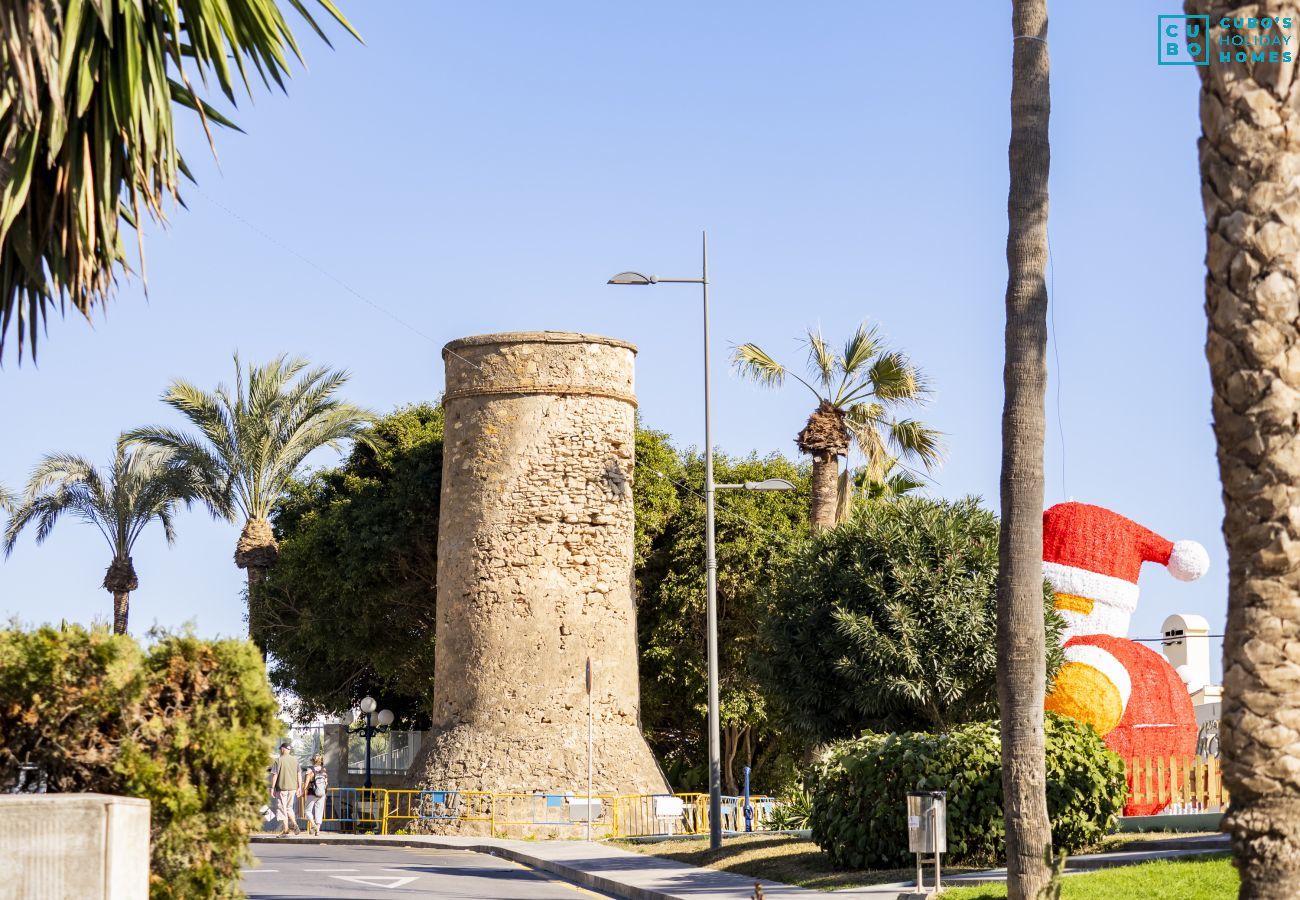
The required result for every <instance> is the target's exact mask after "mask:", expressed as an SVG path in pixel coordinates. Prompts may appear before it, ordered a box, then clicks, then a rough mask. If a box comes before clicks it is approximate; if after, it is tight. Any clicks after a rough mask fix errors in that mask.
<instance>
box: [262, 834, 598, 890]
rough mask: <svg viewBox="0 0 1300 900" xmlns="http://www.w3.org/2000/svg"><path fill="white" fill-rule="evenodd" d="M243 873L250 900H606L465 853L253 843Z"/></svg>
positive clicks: (516, 865)
mask: <svg viewBox="0 0 1300 900" xmlns="http://www.w3.org/2000/svg"><path fill="white" fill-rule="evenodd" d="M253 851H254V853H255V855H256V856H257V860H258V864H257V865H256V866H254V867H252V868H249V869H245V870H244V883H243V887H244V891H245V892H246V893H247V894H248V896H249V897H250V898H251V900H281V898H286V900H287V898H293V897H322V898H336V897H346V898H366V900H369V898H385V897H426V898H434V897H436V898H449V900H450V898H455V900H476V898H481V900H534V898H536V900H592V898H597V897H608V896H609V895H607V894H598V893H595V892H594V891H590V890H587V889H586V888H581V887H578V886H577V885H575V884H570V883H568V882H565V881H560V880H558V879H556V878H553V877H551V876H549V875H545V874H542V873H539V872H535V871H533V870H532V869H529V868H527V867H526V866H523V865H520V864H519V863H516V862H511V861H509V860H505V859H498V858H496V857H493V856H486V855H484V854H482V853H473V852H471V851H469V850H438V849H423V848H420V849H415V848H405V847H355V846H338V845H325V844H319V843H317V844H306V843H298V842H288V841H286V842H285V843H281V844H268V843H255V844H254V845H253Z"/></svg>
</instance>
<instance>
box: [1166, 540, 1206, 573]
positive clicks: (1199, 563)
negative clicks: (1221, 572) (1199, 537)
mask: <svg viewBox="0 0 1300 900" xmlns="http://www.w3.org/2000/svg"><path fill="white" fill-rule="evenodd" d="M1208 571H1210V554H1208V553H1206V552H1205V548H1204V547H1202V546H1201V545H1200V544H1198V543H1196V541H1174V552H1173V553H1171V554H1169V574H1170V575H1172V576H1174V577H1175V578H1177V579H1178V580H1179V581H1195V580H1196V579H1198V578H1200V577H1201V576H1202V575H1204V574H1205V573H1206V572H1208Z"/></svg>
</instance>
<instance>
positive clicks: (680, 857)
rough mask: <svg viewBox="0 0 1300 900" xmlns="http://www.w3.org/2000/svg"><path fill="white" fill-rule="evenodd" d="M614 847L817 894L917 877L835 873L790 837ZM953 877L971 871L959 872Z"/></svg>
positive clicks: (901, 872)
mask: <svg viewBox="0 0 1300 900" xmlns="http://www.w3.org/2000/svg"><path fill="white" fill-rule="evenodd" d="M614 843H616V844H617V845H618V846H620V847H622V848H624V849H626V850H635V851H637V852H638V853H646V854H649V855H650V856H661V857H663V858H664V859H675V860H677V861H678V862H684V863H689V864H690V865H692V866H706V867H708V868H710V869H721V870H722V871H724V872H734V873H736V874H737V875H748V876H750V877H751V878H767V879H770V880H772V881H780V882H783V883H785V884H797V885H799V886H800V887H806V888H813V889H815V890H819V891H832V890H837V889H839V888H848V887H859V886H861V885H865V884H889V883H891V882H895V881H908V880H910V879H913V878H915V877H916V868H915V866H914V867H912V868H910V869H873V870H870V871H851V870H841V869H834V868H832V867H831V863H830V860H829V859H827V857H826V854H825V853H823V852H822V851H821V849H820V848H819V847H818V846H817V845H816V844H814V843H813V842H812V841H809V840H807V839H804V838H799V837H795V836H794V835H788V834H755V835H748V836H745V837H728V838H725V839H724V841H723V844H722V849H721V850H719V851H717V852H716V853H715V852H713V851H711V850H709V839H708V837H707V836H705V837H701V838H692V839H690V840H672V841H656V842H654V843H643V842H640V841H615V842H614ZM944 871H948V870H947V869H945V870H944ZM952 871H955V872H969V871H972V870H971V869H960V868H958V869H954V870H952ZM945 896H946V895H945Z"/></svg>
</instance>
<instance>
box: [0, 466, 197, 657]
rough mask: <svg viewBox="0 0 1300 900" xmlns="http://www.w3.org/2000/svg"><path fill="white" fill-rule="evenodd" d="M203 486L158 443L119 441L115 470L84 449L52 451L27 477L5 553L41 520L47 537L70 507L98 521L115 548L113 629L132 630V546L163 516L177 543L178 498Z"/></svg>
mask: <svg viewBox="0 0 1300 900" xmlns="http://www.w3.org/2000/svg"><path fill="white" fill-rule="evenodd" d="M196 488H197V485H195V484H194V482H193V481H192V480H191V479H190V478H189V476H188V473H187V472H186V471H185V470H184V468H182V467H180V466H177V465H176V463H175V461H174V460H173V459H172V458H171V455H170V454H169V453H168V452H167V451H165V450H159V449H156V448H154V447H140V448H137V449H134V450H130V449H127V447H126V446H125V445H124V444H123V443H122V442H121V441H119V442H118V445H117V450H116V452H115V453H114V455H113V464H112V466H110V467H109V469H108V471H107V472H101V471H100V470H99V469H97V468H96V467H95V465H94V464H93V463H91V462H90V461H89V460H87V459H86V458H85V457H82V456H76V455H73V454H70V453H51V454H48V455H47V456H45V457H44V458H43V459H42V460H41V462H40V464H39V465H37V467H36V470H35V471H34V472H33V473H32V477H31V480H29V481H28V482H27V492H26V494H25V495H24V496H23V497H21V498H17V499H15V500H14V501H13V504H12V507H11V509H12V516H11V518H10V520H9V525H8V527H7V528H6V529H5V532H4V550H5V556H6V557H8V556H9V554H10V553H12V552H13V549H14V544H15V543H16V542H17V540H18V535H19V534H21V533H22V530H23V529H24V528H26V527H27V526H28V525H31V524H33V523H34V524H35V525H36V543H38V544H42V543H44V542H45V539H46V538H47V537H49V536H50V532H51V531H52V530H53V528H54V525H55V523H57V522H58V521H59V519H60V518H62V517H63V515H64V514H70V515H72V516H75V517H76V518H78V519H81V520H82V521H83V522H89V523H90V524H91V525H94V526H95V527H96V528H98V529H99V533H100V534H102V535H103V536H104V540H106V541H107V542H108V546H109V549H110V550H111V551H112V553H113V556H112V561H111V562H110V563H109V564H108V571H107V572H105V573H104V590H106V591H108V592H109V593H110V594H112V595H113V631H114V632H116V633H117V634H126V619H127V612H128V608H129V605H130V599H131V592H132V591H133V590H135V589H136V588H137V587H139V586H140V582H139V579H137V578H136V573H135V566H134V565H133V564H132V562H131V550H132V548H133V547H134V546H135V542H136V540H137V539H138V538H139V537H140V535H141V534H142V533H143V532H144V530H145V528H147V527H148V525H149V523H150V522H152V521H154V520H155V519H157V520H158V522H159V524H161V525H162V528H163V534H164V535H165V536H166V538H167V543H168V544H171V543H174V542H175V541H176V532H175V531H174V530H173V527H172V522H173V520H174V519H175V516H176V508H177V505H178V504H181V503H183V504H185V505H186V506H188V505H189V503H190V501H191V500H193V499H194V497H195V494H196ZM0 493H2V492H0Z"/></svg>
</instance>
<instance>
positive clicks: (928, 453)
mask: <svg viewBox="0 0 1300 900" xmlns="http://www.w3.org/2000/svg"><path fill="white" fill-rule="evenodd" d="M942 438H943V435H942V433H941V432H938V431H936V430H934V429H933V428H930V427H929V426H927V425H923V424H922V423H920V422H918V421H916V420H915V419H901V420H899V421H897V422H891V423H890V424H889V445H890V447H892V448H893V449H894V451H895V452H896V453H897V454H898V456H899V457H900V458H901V459H904V460H909V461H914V462H918V463H920V464H921V465H922V466H924V467H925V470H926V471H927V472H930V471H933V469H934V468H935V466H937V465H938V464H939V463H940V462H941V461H942V459H943V446H942Z"/></svg>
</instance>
